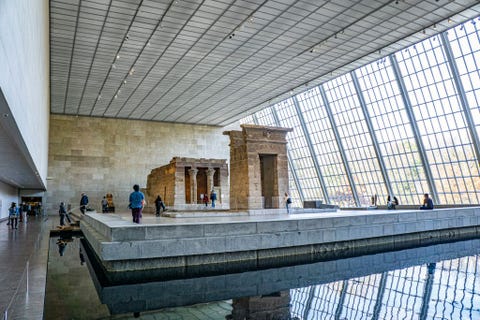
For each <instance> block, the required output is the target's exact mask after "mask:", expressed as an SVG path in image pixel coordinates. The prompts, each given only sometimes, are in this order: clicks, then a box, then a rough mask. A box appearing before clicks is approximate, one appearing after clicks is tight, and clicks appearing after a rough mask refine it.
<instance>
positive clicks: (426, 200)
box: [419, 193, 433, 210]
mask: <svg viewBox="0 0 480 320" xmlns="http://www.w3.org/2000/svg"><path fill="white" fill-rule="evenodd" d="M419 209H420V210H432V209H433V200H432V198H430V196H429V195H428V193H425V194H424V195H423V205H422V206H421V207H420V208H419Z"/></svg>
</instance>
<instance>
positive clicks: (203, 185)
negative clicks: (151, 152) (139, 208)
mask: <svg viewBox="0 0 480 320" xmlns="http://www.w3.org/2000/svg"><path fill="white" fill-rule="evenodd" d="M212 190H214V192H215V193H216V196H217V201H216V205H215V209H223V210H225V209H229V192H230V190H229V185H228V166H227V161H226V160H225V159H193V158H181V157H174V158H173V159H172V160H171V161H170V163H169V164H167V165H165V166H162V167H159V168H156V169H153V170H152V171H151V172H150V174H149V175H148V177H147V188H146V197H147V203H149V204H153V203H154V202H155V198H156V197H157V195H160V197H161V198H162V199H163V201H164V203H165V205H166V206H168V207H169V208H172V209H175V210H189V209H203V208H204V207H205V205H204V204H203V197H204V195H205V194H207V195H208V197H210V194H211V192H212ZM208 208H209V209H212V208H211V204H209V206H208Z"/></svg>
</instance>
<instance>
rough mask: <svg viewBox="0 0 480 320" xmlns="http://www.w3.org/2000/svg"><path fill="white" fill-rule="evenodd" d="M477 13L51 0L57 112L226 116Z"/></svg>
mask: <svg viewBox="0 0 480 320" xmlns="http://www.w3.org/2000/svg"><path fill="white" fill-rule="evenodd" d="M479 12H480V5H479V4H478V0H456V1H451V0H438V1H436V0H430V1H416V0H398V1H395V0H393V1H392V0H388V1H387V0H339V1H322V0H298V1H296V0H248V1H247V0H203V1H202V0H173V1H172V0H168V1H167V0H157V1H153V0H51V1H50V14H51V17H50V18H51V31H50V36H51V39H50V41H51V75H50V79H51V112H52V113H59V114H71V115H77V114H78V115H85V116H95V117H112V118H126V119H142V120H153V121H168V122H181V123H192V124H209V125H219V126H224V125H227V124H230V123H232V122H234V121H236V120H238V119H239V118H242V117H244V116H246V115H247V114H249V113H252V112H253V111H256V110H258V109H259V108H260V107H262V106H264V105H265V104H266V103H268V102H269V101H270V102H271V101H275V99H279V98H280V97H278V96H279V95H282V94H288V93H289V92H291V90H292V89H294V90H296V91H299V90H304V89H306V88H307V87H309V86H313V85H315V84H318V83H320V82H323V81H326V80H327V79H329V78H331V77H334V76H337V75H339V74H341V73H344V72H347V71H350V70H352V69H353V68H356V67H358V66H361V65H364V64H366V63H368V62H371V61H374V60H376V59H379V58H381V57H382V56H385V55H387V54H388V53H391V52H394V51H396V50H398V49H401V48H403V47H405V46H407V45H409V44H411V43H415V42H418V41H420V40H421V39H423V38H425V37H427V36H430V35H432V34H434V33H437V32H440V31H442V30H445V29H446V28H449V27H452V26H453V25H454V24H458V23H461V22H463V21H465V20H467V19H469V18H471V17H475V16H478V15H479V14H480V13H479ZM449 18H451V21H450V22H448V19H449ZM434 25H435V29H434V28H433V26H434ZM422 30H425V34H424V33H423V32H422ZM117 57H118V58H117Z"/></svg>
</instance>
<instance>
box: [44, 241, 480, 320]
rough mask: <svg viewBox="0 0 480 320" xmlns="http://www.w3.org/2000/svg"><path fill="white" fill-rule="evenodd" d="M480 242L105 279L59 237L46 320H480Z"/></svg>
mask: <svg viewBox="0 0 480 320" xmlns="http://www.w3.org/2000/svg"><path fill="white" fill-rule="evenodd" d="M479 254H480V240H479V239H475V240H468V241H459V242H451V243H444V244H437V245H432V246H428V247H420V248H414V249H406V250H401V251H395V252H384V253H378V254H371V255H364V256H359V257H352V258H345V259H339V260H331V261H322V262H316V263H309V264H301V265H292V264H285V263H282V264H280V265H282V266H281V267H276V268H271V267H270V268H264V269H259V270H253V271H246V272H240V271H239V272H237V273H230V274H228V273H223V272H222V270H217V272H215V271H213V272H212V269H211V268H209V269H208V270H206V272H205V274H204V275H202V274H201V272H200V271H198V270H197V271H196V272H195V275H194V276H193V275H192V276H190V277H187V278H182V277H178V275H176V274H175V273H171V272H170V273H168V274H167V273H165V272H163V271H162V272H159V271H148V272H145V273H136V274H128V273H123V274H122V273H115V274H113V275H112V274H105V273H104V272H102V271H101V268H100V267H99V266H98V264H97V262H96V260H95V258H94V256H92V253H91V252H90V250H89V249H88V245H87V244H86V243H85V241H84V240H83V239H81V238H80V237H71V238H66V239H59V238H51V239H50V252H49V262H48V273H47V289H46V298H45V300H46V301H45V312H44V318H45V319H130V318H132V319H134V318H136V317H140V318H141V319H222V320H224V319H235V320H237V319H238V320H240V319H242V320H243V319H345V320H347V319H348V320H351V319H480V294H479V292H480V278H478V277H477V272H479V270H480V262H479Z"/></svg>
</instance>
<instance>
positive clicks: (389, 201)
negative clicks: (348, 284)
mask: <svg viewBox="0 0 480 320" xmlns="http://www.w3.org/2000/svg"><path fill="white" fill-rule="evenodd" d="M398 204H399V201H398V198H397V197H395V196H394V197H393V200H392V198H391V197H390V195H388V197H387V209H388V210H395V209H396V208H397V206H398Z"/></svg>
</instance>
